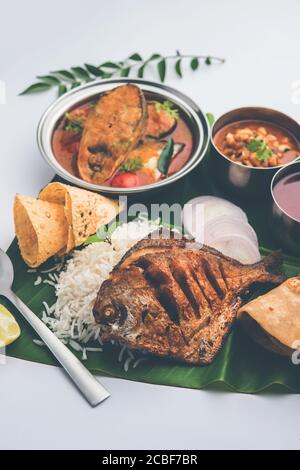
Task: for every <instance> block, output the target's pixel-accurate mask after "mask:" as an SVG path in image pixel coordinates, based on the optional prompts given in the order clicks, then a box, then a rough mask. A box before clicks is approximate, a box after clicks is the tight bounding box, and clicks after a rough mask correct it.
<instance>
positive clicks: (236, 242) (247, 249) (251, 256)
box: [210, 235, 261, 264]
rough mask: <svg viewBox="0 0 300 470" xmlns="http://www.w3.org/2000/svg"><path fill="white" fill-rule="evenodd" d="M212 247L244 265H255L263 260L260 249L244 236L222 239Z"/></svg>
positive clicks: (216, 241)
mask: <svg viewBox="0 0 300 470" xmlns="http://www.w3.org/2000/svg"><path fill="white" fill-rule="evenodd" d="M210 246H211V247H212V248H215V249H216V250H218V251H220V252H221V253H223V254H224V255H226V256H230V258H233V259H236V260H237V261H240V263H243V264H253V263H257V262H258V261H260V260H261V256H260V253H259V249H258V247H257V246H256V245H255V244H254V243H253V242H252V241H251V240H249V238H246V237H243V236H242V235H233V236H231V237H230V236H227V237H220V238H218V239H217V240H215V241H214V242H213V243H212V244H210Z"/></svg>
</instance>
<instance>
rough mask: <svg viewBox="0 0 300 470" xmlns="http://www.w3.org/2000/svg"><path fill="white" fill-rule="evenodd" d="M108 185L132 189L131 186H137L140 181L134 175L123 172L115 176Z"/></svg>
mask: <svg viewBox="0 0 300 470" xmlns="http://www.w3.org/2000/svg"><path fill="white" fill-rule="evenodd" d="M110 185H111V186H114V187H115V188H132V187H133V186H139V185H140V180H139V177H138V176H137V175H136V174H135V173H131V172H125V173H119V174H117V175H116V176H115V177H114V178H113V179H112V181H111V183H110Z"/></svg>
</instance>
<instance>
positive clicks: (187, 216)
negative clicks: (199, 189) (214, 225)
mask: <svg viewBox="0 0 300 470" xmlns="http://www.w3.org/2000/svg"><path fill="white" fill-rule="evenodd" d="M222 216H228V217H231V218H235V219H238V220H241V221H243V222H248V218H247V215H246V213H245V212H244V211H243V210H242V209H241V208H240V207H238V206H236V205H235V204H233V203H232V202H229V201H226V199H222V198H219V197H215V196H199V197H195V198H194V199H191V200H190V201H188V202H187V203H186V204H185V205H184V208H183V212H182V221H183V225H184V228H185V229H186V230H187V231H188V232H189V233H190V234H191V235H193V236H194V237H195V238H198V237H197V234H198V235H199V234H201V233H202V232H203V226H205V225H206V224H207V223H208V222H210V221H211V220H214V219H217V218H218V217H222ZM200 238H201V237H200Z"/></svg>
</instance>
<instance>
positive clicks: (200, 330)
mask: <svg viewBox="0 0 300 470" xmlns="http://www.w3.org/2000/svg"><path fill="white" fill-rule="evenodd" d="M279 265H280V257H279V255H278V254H274V255H271V256H270V257H268V258H266V259H265V260H263V261H261V262H259V263H256V264H254V265H242V264H241V263H239V262H238V261H235V260H233V259H231V258H228V257H226V256H224V255H222V254H221V253H219V252H218V251H216V250H214V249H212V248H209V247H207V246H203V247H199V246H197V244H196V243H194V241H193V240H187V239H164V238H163V237H162V236H159V237H158V238H154V239H150V238H146V239H143V240H141V241H140V242H139V243H137V244H136V245H135V246H134V247H133V248H131V250H129V251H128V252H127V254H126V255H125V256H124V257H123V258H122V260H121V261H120V262H119V264H118V265H117V266H116V267H115V268H114V270H113V271H112V273H111V276H110V279H109V280H108V281H106V282H104V283H103V284H102V286H101V288H100V290H99V293H98V296H97V299H96V302H95V306H94V310H93V312H94V316H95V319H96V321H97V322H98V323H100V324H101V325H102V339H103V340H104V341H109V340H112V339H113V340H115V341H117V342H119V343H120V344H125V345H126V346H128V347H130V348H133V349H137V350H143V351H146V352H149V353H152V354H155V355H158V356H162V357H171V358H174V359H176V360H179V361H181V362H185V363H188V364H195V365H206V364H210V363H211V362H212V361H213V360H214V358H215V357H216V355H217V353H218V351H219V350H220V349H221V347H222V344H223V342H224V340H225V338H226V336H227V335H228V333H229V331H230V328H231V326H232V324H233V322H234V320H235V317H236V314H237V311H238V309H239V307H240V306H241V304H242V295H243V294H244V293H245V292H247V291H248V290H249V288H250V287H251V285H253V284H255V283H273V284H279V283H281V282H282V281H283V279H284V276H282V275H281V274H273V273H272V272H271V271H272V269H275V270H276V271H277V270H278V269H277V268H278V266H279Z"/></svg>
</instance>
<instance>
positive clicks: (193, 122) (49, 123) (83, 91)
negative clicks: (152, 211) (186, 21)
mask: <svg viewBox="0 0 300 470" xmlns="http://www.w3.org/2000/svg"><path fill="white" fill-rule="evenodd" d="M125 83H133V84H135V85H138V86H139V87H140V88H141V89H142V90H143V91H144V92H145V93H146V94H147V95H148V96H151V98H153V99H155V98H156V99H163V100H169V101H172V102H173V103H174V104H175V106H176V107H177V108H178V109H179V111H180V114H181V116H182V117H183V118H184V119H185V120H186V122H187V124H188V125H189V127H190V129H191V132H192V135H193V140H194V142H193V151H192V155H191V157H190V159H189V161H188V162H187V163H186V165H185V166H184V167H183V168H182V169H181V170H180V171H178V172H177V173H174V174H173V175H171V176H169V177H168V178H166V179H164V180H161V181H158V182H156V183H153V184H149V185H144V186H137V187H133V188H115V187H110V186H101V185H96V184H92V183H89V182H87V181H83V180H82V179H80V178H78V177H76V176H74V175H72V174H71V173H69V172H68V171H67V170H65V169H64V168H63V167H62V166H61V165H60V164H59V163H58V161H57V160H56V158H55V155H54V153H53V149H52V136H53V131H54V129H55V128H56V125H57V123H58V121H59V120H60V119H61V118H62V116H63V115H64V113H65V112H67V111H68V110H70V109H71V108H73V107H74V106H76V105H77V104H78V105H79V104H80V103H81V102H83V101H85V100H87V99H90V98H92V97H93V96H96V95H99V94H101V93H103V92H105V91H108V90H110V89H112V88H114V87H116V86H118V85H122V84H125ZM209 136H210V129H209V124H208V121H207V118H206V116H205V114H204V113H203V112H202V111H201V109H200V108H199V107H198V106H197V105H196V103H194V101H192V100H191V99H190V98H188V97H187V96H186V95H184V94H183V93H181V92H179V91H177V90H175V89H174V88H171V87H168V86H166V85H161V84H160V83H154V82H149V81H145V80H139V79H127V78H126V79H122V78H118V79H111V80H101V81H99V80H96V81H93V82H90V83H87V84H86V85H83V86H80V87H78V88H74V89H73V90H71V91H69V92H68V93H66V94H65V95H63V96H62V97H61V98H59V99H58V100H57V101H55V102H54V103H53V104H52V105H51V106H49V108H48V109H47V110H46V111H45V113H44V114H43V116H42V117H41V120H40V122H39V125H38V129H37V142H38V146H39V149H40V152H41V154H42V156H43V157H44V159H45V160H46V162H47V163H48V164H49V165H50V166H51V167H52V168H53V169H54V171H55V172H56V173H57V174H58V175H59V176H61V177H62V178H64V179H65V180H67V181H69V182H70V183H73V184H75V185H77V186H81V187H83V188H86V189H90V190H93V191H98V192H103V193H108V194H111V195H116V196H117V195H120V194H127V195H129V194H132V195H134V194H137V193H143V192H149V191H152V190H155V189H161V188H164V187H166V186H168V185H170V184H172V183H174V182H175V181H178V180H179V179H181V178H183V177H184V176H185V175H187V174H188V173H189V172H190V171H192V170H193V169H194V168H195V167H196V166H197V165H198V164H199V163H200V161H201V160H202V159H203V158H204V156H205V154H206V151H207V148H208V145H209Z"/></svg>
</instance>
